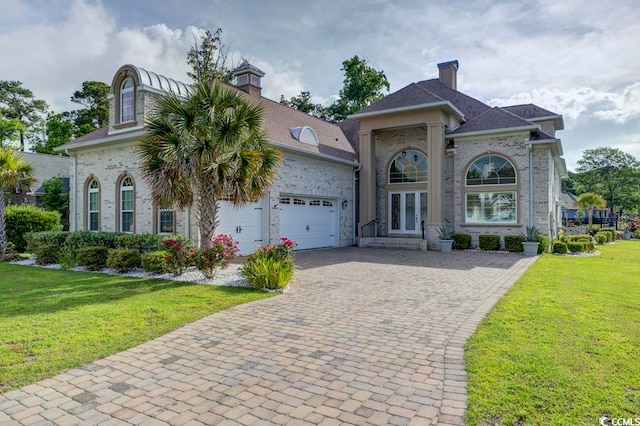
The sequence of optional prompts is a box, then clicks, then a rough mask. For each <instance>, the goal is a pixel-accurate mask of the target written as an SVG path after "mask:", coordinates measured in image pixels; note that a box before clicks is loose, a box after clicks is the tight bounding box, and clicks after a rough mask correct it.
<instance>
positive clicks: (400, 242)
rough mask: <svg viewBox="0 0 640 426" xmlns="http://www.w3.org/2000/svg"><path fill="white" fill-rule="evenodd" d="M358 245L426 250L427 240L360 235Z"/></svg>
mask: <svg viewBox="0 0 640 426" xmlns="http://www.w3.org/2000/svg"><path fill="white" fill-rule="evenodd" d="M358 246H359V247H370V248H384V249H396V250H422V251H426V250H427V240H423V239H421V238H393V237H362V238H360V240H359V241H358Z"/></svg>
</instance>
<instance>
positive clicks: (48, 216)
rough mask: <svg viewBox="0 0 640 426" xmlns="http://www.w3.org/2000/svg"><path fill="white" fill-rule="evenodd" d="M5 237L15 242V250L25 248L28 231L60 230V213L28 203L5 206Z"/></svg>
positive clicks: (20, 250) (22, 250) (23, 249)
mask: <svg viewBox="0 0 640 426" xmlns="http://www.w3.org/2000/svg"><path fill="white" fill-rule="evenodd" d="M4 217H5V221H6V222H5V223H6V230H7V239H8V240H9V241H11V242H12V243H13V244H15V247H16V250H17V251H19V252H24V251H25V250H26V249H27V241H26V240H25V235H26V234H27V233H29V232H41V231H60V230H61V229H62V225H61V224H60V213H59V212H50V211H45V210H42V209H39V208H36V207H33V206H32V205H30V204H22V205H20V206H7V209H6V210H5V213H4Z"/></svg>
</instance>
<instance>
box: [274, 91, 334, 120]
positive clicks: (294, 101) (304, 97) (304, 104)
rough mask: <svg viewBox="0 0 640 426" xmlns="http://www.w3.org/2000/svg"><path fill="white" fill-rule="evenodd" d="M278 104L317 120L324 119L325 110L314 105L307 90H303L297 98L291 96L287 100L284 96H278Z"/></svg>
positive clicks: (320, 106) (318, 105)
mask: <svg viewBox="0 0 640 426" xmlns="http://www.w3.org/2000/svg"><path fill="white" fill-rule="evenodd" d="M280 103H281V104H282V105H286V106H288V107H289V108H293V109H297V110H298V111H302V112H304V113H306V114H309V115H313V116H315V117H318V118H325V117H326V113H327V112H326V108H325V107H323V106H322V105H321V104H314V103H313V101H312V100H311V93H310V92H309V91H307V90H303V91H302V92H300V94H299V95H298V96H293V97H292V98H291V99H288V100H287V99H285V97H284V95H280Z"/></svg>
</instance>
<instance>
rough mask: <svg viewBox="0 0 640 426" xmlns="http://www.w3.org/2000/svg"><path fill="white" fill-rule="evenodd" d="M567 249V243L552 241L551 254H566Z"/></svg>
mask: <svg viewBox="0 0 640 426" xmlns="http://www.w3.org/2000/svg"><path fill="white" fill-rule="evenodd" d="M567 251H569V249H568V248H567V243H565V242H562V241H554V243H553V252H554V253H557V254H566V253H567Z"/></svg>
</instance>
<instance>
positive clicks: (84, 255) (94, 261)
mask: <svg viewBox="0 0 640 426" xmlns="http://www.w3.org/2000/svg"><path fill="white" fill-rule="evenodd" d="M108 256H109V249H108V248H107V247H102V246H92V247H83V248H81V249H80V250H78V255H77V256H76V261H77V262H78V265H81V266H86V267H87V269H89V270H90V271H99V270H100V269H102V268H104V267H105V266H106V264H107V257H108Z"/></svg>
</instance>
